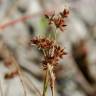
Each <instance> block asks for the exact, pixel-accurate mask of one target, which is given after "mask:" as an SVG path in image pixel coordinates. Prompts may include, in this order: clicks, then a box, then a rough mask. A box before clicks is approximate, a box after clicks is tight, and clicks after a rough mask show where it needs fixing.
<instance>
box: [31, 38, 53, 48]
mask: <svg viewBox="0 0 96 96" xmlns="http://www.w3.org/2000/svg"><path fill="white" fill-rule="evenodd" d="M31 44H35V45H37V47H38V48H40V49H42V48H43V49H50V48H52V46H53V44H54V41H53V40H50V39H48V38H45V37H44V38H40V37H34V38H33V39H31Z"/></svg>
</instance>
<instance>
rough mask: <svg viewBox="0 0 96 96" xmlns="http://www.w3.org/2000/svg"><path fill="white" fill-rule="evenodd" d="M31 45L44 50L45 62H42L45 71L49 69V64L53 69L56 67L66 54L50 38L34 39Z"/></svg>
mask: <svg viewBox="0 0 96 96" xmlns="http://www.w3.org/2000/svg"><path fill="white" fill-rule="evenodd" d="M31 44H35V45H36V46H37V47H39V48H41V49H42V50H44V60H43V61H42V63H43V69H44V70H46V69H47V64H51V65H52V66H53V67H54V66H56V65H57V64H58V62H59V59H60V58H62V57H63V55H65V54H66V53H65V51H64V49H63V48H61V47H60V46H59V45H57V44H55V43H54V41H53V40H50V39H48V38H37V37H36V38H33V39H32V40H31Z"/></svg>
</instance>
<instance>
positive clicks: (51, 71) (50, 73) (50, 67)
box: [48, 64, 55, 96]
mask: <svg viewBox="0 0 96 96" xmlns="http://www.w3.org/2000/svg"><path fill="white" fill-rule="evenodd" d="M48 70H49V75H50V87H51V91H52V96H55V87H54V86H55V75H54V73H53V66H52V65H50V64H48Z"/></svg>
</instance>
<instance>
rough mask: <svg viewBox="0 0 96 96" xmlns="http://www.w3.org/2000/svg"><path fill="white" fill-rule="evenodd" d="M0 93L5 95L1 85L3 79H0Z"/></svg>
mask: <svg viewBox="0 0 96 96" xmlns="http://www.w3.org/2000/svg"><path fill="white" fill-rule="evenodd" d="M0 93H1V96H4V95H3V89H2V86H1V81H0Z"/></svg>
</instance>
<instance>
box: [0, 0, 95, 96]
mask: <svg viewBox="0 0 96 96" xmlns="http://www.w3.org/2000/svg"><path fill="white" fill-rule="evenodd" d="M64 8H68V9H69V11H70V14H69V17H68V18H67V22H66V23H67V25H68V26H67V27H66V28H65V29H64V32H62V33H61V34H58V39H57V40H58V42H59V43H60V44H61V45H62V46H63V47H64V48H65V50H66V52H67V55H65V56H64V58H63V60H62V61H61V62H60V64H59V66H58V68H57V69H56V70H57V71H56V77H57V78H56V85H55V86H56V88H55V89H56V96H96V0H0V93H1V94H0V96H25V95H24V91H23V87H22V84H21V82H20V78H19V76H15V77H12V78H9V79H5V78H4V77H5V74H6V73H10V72H12V71H13V70H15V67H14V66H11V67H8V64H10V59H11V58H15V61H14V60H13V61H14V62H15V63H17V64H18V65H19V66H20V67H21V69H22V72H23V74H24V76H23V77H22V78H24V82H25V83H24V86H25V89H26V92H27V95H26V96H36V95H37V96H38V90H40V92H42V90H43V87H42V86H43V71H42V65H41V60H42V54H41V52H40V51H38V49H36V48H30V47H29V46H28V43H29V41H30V39H31V38H32V37H34V36H39V35H41V36H47V35H48V34H49V33H50V32H52V31H53V29H52V28H51V27H49V26H48V24H47V22H46V20H45V18H44V13H45V12H47V11H55V12H57V13H58V12H62V10H63V9H64ZM14 62H13V63H14ZM26 78H27V79H26ZM47 96H51V91H50V88H48V95H47Z"/></svg>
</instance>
